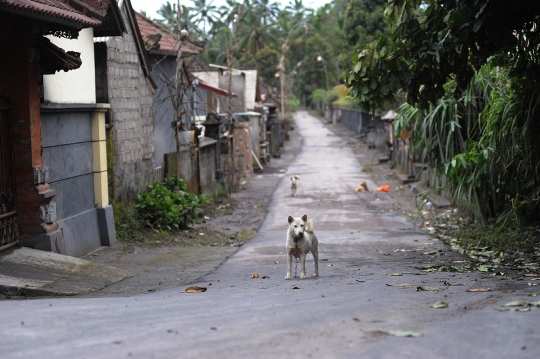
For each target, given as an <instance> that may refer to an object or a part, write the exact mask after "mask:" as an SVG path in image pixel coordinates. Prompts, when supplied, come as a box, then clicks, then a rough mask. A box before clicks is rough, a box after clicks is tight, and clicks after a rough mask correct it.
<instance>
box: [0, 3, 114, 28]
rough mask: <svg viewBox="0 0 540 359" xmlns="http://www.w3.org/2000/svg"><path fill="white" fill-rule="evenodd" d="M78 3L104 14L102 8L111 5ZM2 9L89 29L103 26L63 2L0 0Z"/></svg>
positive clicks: (99, 21)
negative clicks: (45, 17)
mask: <svg viewBox="0 0 540 359" xmlns="http://www.w3.org/2000/svg"><path fill="white" fill-rule="evenodd" d="M78 2H79V3H81V4H82V5H81V6H84V7H86V8H90V9H93V10H95V11H96V12H97V13H102V12H103V10H102V7H103V6H105V5H108V4H109V0H104V1H103V0H102V1H99V0H79V1H78ZM2 8H7V9H9V10H12V11H18V12H22V13H33V14H36V15H45V16H49V17H52V18H56V19H60V20H65V21H66V20H67V21H69V22H74V23H76V24H79V25H83V26H87V27H92V26H97V25H99V24H101V20H98V19H95V18H92V17H89V16H87V15H85V14H83V13H82V12H81V11H79V10H76V9H74V8H73V7H72V6H70V5H68V4H67V3H66V2H65V1H63V0H0V10H2ZM106 8H107V7H106V6H105V9H106Z"/></svg>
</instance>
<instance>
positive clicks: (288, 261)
mask: <svg viewBox="0 0 540 359" xmlns="http://www.w3.org/2000/svg"><path fill="white" fill-rule="evenodd" d="M291 267H292V254H290V253H287V275H286V276H285V279H291Z"/></svg>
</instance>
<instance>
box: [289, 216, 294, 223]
mask: <svg viewBox="0 0 540 359" xmlns="http://www.w3.org/2000/svg"><path fill="white" fill-rule="evenodd" d="M292 221H294V218H292V217H291V216H289V224H291V223H292Z"/></svg>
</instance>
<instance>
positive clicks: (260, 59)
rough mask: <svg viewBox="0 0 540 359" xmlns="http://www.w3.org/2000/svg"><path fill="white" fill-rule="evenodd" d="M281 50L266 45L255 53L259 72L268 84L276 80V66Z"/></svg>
mask: <svg viewBox="0 0 540 359" xmlns="http://www.w3.org/2000/svg"><path fill="white" fill-rule="evenodd" d="M279 56H280V54H279V52H278V51H276V50H274V49H272V48H270V47H268V46H266V47H264V48H263V49H261V50H260V51H259V52H257V53H256V54H255V60H256V66H257V73H258V75H259V76H260V77H261V78H262V80H263V81H264V82H265V83H267V84H272V83H273V82H274V79H275V77H274V75H275V74H276V67H277V65H278V63H279Z"/></svg>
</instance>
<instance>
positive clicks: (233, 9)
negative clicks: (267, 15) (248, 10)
mask: <svg viewBox="0 0 540 359" xmlns="http://www.w3.org/2000/svg"><path fill="white" fill-rule="evenodd" d="M225 3H226V5H221V6H220V7H219V10H218V13H219V16H221V25H222V26H230V25H231V24H232V22H233V21H234V19H235V18H236V16H237V15H238V9H239V7H240V3H239V2H237V1H236V0H225ZM245 3H246V6H249V0H245Z"/></svg>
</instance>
